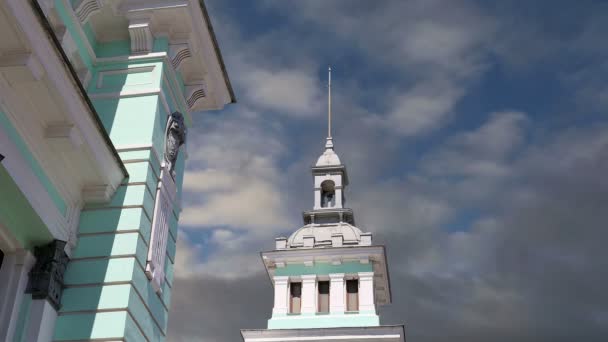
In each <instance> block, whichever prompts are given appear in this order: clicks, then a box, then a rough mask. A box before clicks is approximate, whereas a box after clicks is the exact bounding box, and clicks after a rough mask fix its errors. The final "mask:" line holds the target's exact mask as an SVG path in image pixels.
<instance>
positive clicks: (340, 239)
mask: <svg viewBox="0 0 608 342" xmlns="http://www.w3.org/2000/svg"><path fill="white" fill-rule="evenodd" d="M343 243H344V234H341V233H334V234H331V246H332V247H342V244H343Z"/></svg>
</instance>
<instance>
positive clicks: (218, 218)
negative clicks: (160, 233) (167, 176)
mask: <svg viewBox="0 0 608 342" xmlns="http://www.w3.org/2000/svg"><path fill="white" fill-rule="evenodd" d="M206 3H207V6H208V9H209V12H210V15H211V18H212V22H213V25H214V29H215V31H216V35H217V38H218V41H219V45H220V47H221V50H222V54H223V57H224V59H225V62H226V65H227V69H228V73H229V76H230V79H231V81H232V84H233V86H234V89H235V92H236V96H237V99H238V103H237V104H232V105H229V106H226V108H225V109H224V110H222V111H218V112H205V113H200V114H196V115H194V117H195V118H194V127H192V128H191V129H190V130H189V137H188V139H189V142H188V161H187V162H188V167H187V171H186V176H185V183H184V191H185V197H184V199H183V212H182V215H181V221H180V233H179V241H178V254H177V259H176V267H175V283H174V287H173V294H172V306H171V316H170V321H169V334H168V340H169V341H171V342H187V341H205V342H216V341H240V340H241V337H240V332H239V330H240V329H245V328H247V329H252V328H259V329H263V328H265V327H266V321H267V319H268V318H269V317H270V315H271V310H272V305H273V303H272V285H271V282H270V281H269V279H268V277H267V275H266V273H265V270H264V266H263V264H262V261H261V259H260V256H259V252H260V251H262V250H271V249H273V247H274V238H275V237H278V236H288V235H289V234H291V233H292V232H294V231H295V230H297V229H298V228H299V227H301V226H302V218H301V213H302V211H304V210H308V209H311V208H312V200H313V197H312V194H313V193H312V176H311V173H310V167H311V166H312V165H313V164H314V162H315V161H316V159H317V158H318V156H319V155H320V154H321V153H322V152H323V146H324V141H325V137H326V115H327V114H326V113H327V112H326V108H327V102H326V101H327V95H326V93H327V87H326V82H327V67H328V65H331V66H332V69H333V72H332V102H333V118H334V120H333V135H334V143H335V146H336V147H335V150H336V152H337V153H338V154H339V156H340V158H341V160H342V162H343V163H344V164H346V166H347V168H348V172H349V179H350V186H349V188H348V189H347V190H346V196H347V201H348V202H347V204H348V205H349V206H350V207H352V208H353V210H354V213H355V217H356V221H357V225H358V226H359V227H360V228H361V229H362V230H363V231H369V232H372V233H373V234H374V242H375V243H378V244H385V245H386V246H387V253H388V260H389V265H390V272H391V285H392V293H393V303H392V304H391V305H388V306H385V307H382V308H381V310H380V314H381V321H382V323H383V324H405V329H406V337H407V339H408V341H414V342H429V341H433V342H435V341H437V342H442V341H450V342H460V341H463V342H464V341H466V342H476V341H488V340H491V341H498V342H500V341H513V340H517V341H520V342H527V341H535V342H544V341H551V342H559V341H573V340H575V341H586V342H593V341H605V340H606V337H607V336H608V291H606V284H608V271H607V270H608V249H607V248H606V241H608V230H607V229H606V222H607V221H608V210H607V208H608V178H607V177H606V170H608V116H607V110H608V43H607V42H606V36H607V35H608V20H606V18H607V17H608V2H605V1H591V0H579V1H560V0H552V1H526V2H524V1H500V2H498V1H492V2H490V1H466V0H424V1H409V0H399V1H397V0H395V1H390V0H377V1H363V0H361V1H357V0H349V1H347V0H333V1H323V0H306V1H279V0H258V1H239V0H207V1H206Z"/></svg>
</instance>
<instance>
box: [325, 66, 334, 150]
mask: <svg viewBox="0 0 608 342" xmlns="http://www.w3.org/2000/svg"><path fill="white" fill-rule="evenodd" d="M327 75H328V78H327V142H326V143H325V149H332V150H333V148H334V142H333V140H332V137H331V66H329V67H328V68H327Z"/></svg>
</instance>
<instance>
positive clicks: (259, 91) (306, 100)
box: [237, 66, 322, 117]
mask: <svg viewBox="0 0 608 342" xmlns="http://www.w3.org/2000/svg"><path fill="white" fill-rule="evenodd" d="M315 75H316V74H315V72H314V71H313V70H294V69H278V70H266V69H259V68H258V69H256V68H255V67H254V66H253V67H252V68H251V69H249V70H244V73H243V74H242V75H240V76H238V78H237V79H238V81H239V83H240V85H241V87H242V89H244V91H245V96H246V97H247V101H248V103H250V104H252V105H255V106H257V107H259V108H260V109H266V110H272V111H275V112H277V113H279V114H282V115H286V116H294V117H315V116H318V115H320V114H321V111H320V109H321V105H320V104H321V100H322V98H321V91H320V90H321V85H320V83H319V82H318V80H317V79H316V78H315Z"/></svg>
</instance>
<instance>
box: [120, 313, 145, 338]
mask: <svg viewBox="0 0 608 342" xmlns="http://www.w3.org/2000/svg"><path fill="white" fill-rule="evenodd" d="M145 339H146V337H145V336H144V335H143V334H142V333H141V331H140V330H139V327H137V324H135V321H134V320H133V318H131V316H128V317H127V328H126V329H125V341H126V342H139V341H145Z"/></svg>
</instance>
